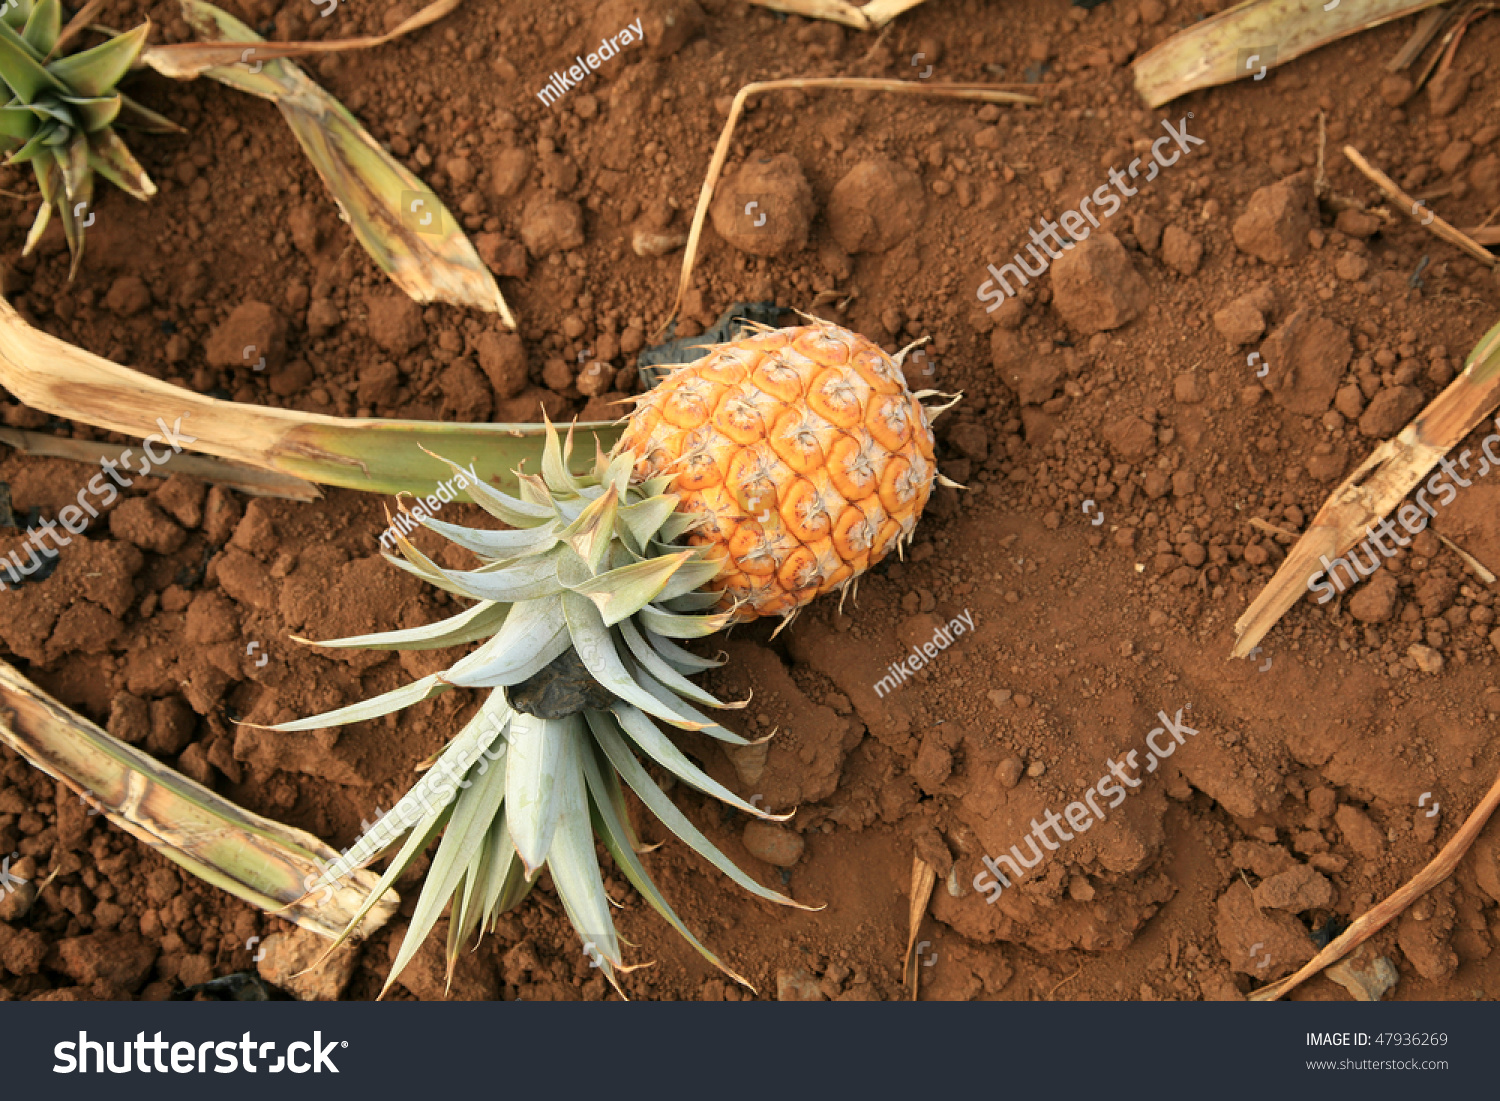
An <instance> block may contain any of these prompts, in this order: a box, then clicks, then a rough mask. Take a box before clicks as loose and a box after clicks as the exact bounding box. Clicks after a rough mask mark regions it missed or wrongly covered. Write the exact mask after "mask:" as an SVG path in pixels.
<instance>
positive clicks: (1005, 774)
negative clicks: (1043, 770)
mask: <svg viewBox="0 0 1500 1101" xmlns="http://www.w3.org/2000/svg"><path fill="white" fill-rule="evenodd" d="M1025 771H1026V764H1025V762H1024V761H1022V760H1021V758H1019V757H1016V756H1010V757H1007V758H1005V760H1003V761H1001V762H1000V764H999V765H998V766H997V767H996V768H995V779H997V780H999V781H1000V783H1001V785H1002V786H1003V787H1005V788H1006V790H1010V789H1012V788H1014V787H1015V786H1016V785H1017V784H1019V783H1020V782H1021V773H1023V772H1025Z"/></svg>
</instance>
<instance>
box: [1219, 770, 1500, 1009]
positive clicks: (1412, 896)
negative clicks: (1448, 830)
mask: <svg viewBox="0 0 1500 1101" xmlns="http://www.w3.org/2000/svg"><path fill="white" fill-rule="evenodd" d="M1496 807H1500V776H1497V777H1496V778H1495V783H1494V784H1493V785H1492V786H1491V787H1490V790H1489V791H1488V792H1487V793H1486V794H1485V797H1484V798H1483V799H1482V800H1481V801H1480V803H1479V805H1478V806H1477V807H1475V808H1474V811H1473V813H1471V814H1470V815H1469V817H1468V818H1466V819H1465V820H1464V824H1463V826H1461V827H1460V828H1459V831H1458V832H1457V833H1455V834H1454V835H1453V838H1452V840H1450V841H1449V842H1448V843H1447V844H1446V845H1444V846H1443V847H1442V849H1441V850H1440V851H1439V852H1438V854H1437V856H1435V857H1433V858H1432V860H1431V862H1430V863H1429V864H1428V865H1427V867H1425V868H1423V869H1422V870H1421V871H1420V872H1418V873H1417V874H1416V875H1414V876H1413V877H1412V878H1411V879H1410V880H1408V881H1407V882H1406V884H1405V885H1404V886H1402V887H1401V889H1400V890H1398V891H1397V892H1396V893H1395V894H1393V895H1391V896H1390V897H1389V898H1387V899H1385V901H1383V902H1381V903H1380V905H1378V906H1376V907H1374V908H1373V909H1371V910H1370V911H1368V912H1367V913H1364V914H1361V915H1360V916H1359V917H1358V918H1356V919H1355V921H1354V923H1353V924H1352V925H1350V926H1349V928H1348V929H1345V930H1344V932H1343V933H1342V934H1341V935H1340V936H1338V937H1335V938H1334V939H1333V940H1332V941H1330V942H1329V943H1328V946H1327V947H1326V948H1324V949H1323V950H1322V951H1321V952H1319V953H1318V954H1317V955H1316V956H1314V957H1313V958H1312V959H1311V960H1310V961H1308V962H1307V963H1305V964H1303V965H1302V967H1301V968H1300V969H1299V970H1297V971H1296V972H1295V973H1293V974H1291V975H1288V976H1287V977H1286V978H1284V979H1282V980H1280V981H1279V982H1275V983H1272V984H1271V985H1270V986H1266V987H1262V988H1261V989H1260V990H1257V991H1256V992H1255V993H1253V994H1251V995H1250V998H1249V1000H1250V1001H1252V1002H1271V1001H1275V1000H1276V999H1277V998H1280V997H1281V996H1282V995H1284V994H1286V993H1287V992H1288V991H1290V990H1291V989H1292V988H1293V987H1295V986H1298V985H1300V984H1301V983H1302V982H1303V981H1304V980H1306V979H1309V978H1311V977H1312V976H1314V975H1316V974H1317V973H1318V972H1319V971H1322V970H1323V969H1324V968H1325V967H1332V966H1333V965H1334V964H1335V963H1337V962H1338V961H1339V960H1341V959H1343V958H1344V957H1345V956H1347V955H1348V954H1349V953H1350V952H1352V951H1354V949H1356V948H1358V947H1359V946H1360V945H1361V944H1363V943H1364V942H1365V941H1367V940H1369V939H1370V938H1371V937H1373V936H1374V935H1375V934H1376V933H1378V932H1380V930H1381V929H1383V928H1385V927H1386V926H1387V925H1389V924H1390V923H1391V922H1392V921H1393V920H1395V918H1397V917H1398V916H1400V914H1401V912H1402V911H1403V910H1405V909H1406V908H1407V907H1408V906H1410V905H1411V904H1412V903H1413V902H1415V901H1416V900H1417V899H1419V898H1421V897H1422V896H1423V895H1424V894H1426V893H1427V892H1428V891H1430V890H1432V888H1434V887H1436V886H1437V885H1438V884H1439V883H1441V882H1442V881H1443V880H1445V879H1447V878H1448V876H1450V875H1451V874H1452V873H1453V869H1454V868H1455V867H1456V866H1457V865H1458V862H1459V860H1461V859H1462V858H1463V855H1464V853H1466V852H1468V851H1469V848H1470V846H1472V845H1473V844H1474V839H1475V838H1477V837H1478V836H1479V831H1480V830H1482V829H1484V825H1485V823H1486V822H1488V821H1489V820H1490V816H1491V815H1492V814H1494V813H1495V808H1496Z"/></svg>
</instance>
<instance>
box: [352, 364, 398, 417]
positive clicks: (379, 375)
mask: <svg viewBox="0 0 1500 1101" xmlns="http://www.w3.org/2000/svg"><path fill="white" fill-rule="evenodd" d="M400 390H401V372H400V371H399V370H397V368H396V365H395V364H394V363H392V362H391V361H390V360H388V359H377V360H374V361H373V362H369V363H366V364H365V365H364V366H362V367H360V368H359V382H358V383H357V384H356V385H355V389H354V396H355V397H356V398H358V399H359V403H360V404H361V405H368V406H371V407H374V406H380V405H388V404H390V403H391V402H394V401H395V400H396V395H397V394H398V393H399V392H400Z"/></svg>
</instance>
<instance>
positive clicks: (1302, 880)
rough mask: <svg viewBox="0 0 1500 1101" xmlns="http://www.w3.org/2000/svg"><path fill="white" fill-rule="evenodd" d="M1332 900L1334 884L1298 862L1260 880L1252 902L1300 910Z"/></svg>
mask: <svg viewBox="0 0 1500 1101" xmlns="http://www.w3.org/2000/svg"><path fill="white" fill-rule="evenodd" d="M1332 902H1333V884H1332V883H1330V882H1329V880H1328V877H1327V876H1324V875H1321V874H1320V873H1318V872H1316V871H1314V870H1313V869H1312V868H1310V867H1308V866H1307V865H1306V864H1298V865H1296V866H1295V867H1292V868H1288V869H1287V870H1286V871H1284V872H1279V873H1277V874H1276V875H1273V876H1271V877H1269V878H1267V879H1265V880H1262V881H1261V884H1260V886H1258V887H1256V888H1255V905H1257V906H1259V907H1261V908H1262V909H1267V910H1285V911H1287V912H1288V913H1291V914H1300V913H1302V912H1303V911H1304V910H1320V909H1325V908H1327V907H1328V906H1329V905H1330V904H1331V903H1332Z"/></svg>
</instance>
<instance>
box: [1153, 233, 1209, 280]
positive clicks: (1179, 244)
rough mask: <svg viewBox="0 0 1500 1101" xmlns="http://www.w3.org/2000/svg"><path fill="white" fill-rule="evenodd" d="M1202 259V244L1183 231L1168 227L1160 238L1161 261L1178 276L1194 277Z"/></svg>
mask: <svg viewBox="0 0 1500 1101" xmlns="http://www.w3.org/2000/svg"><path fill="white" fill-rule="evenodd" d="M1202 259H1203V242H1202V241H1200V240H1199V239H1198V238H1197V237H1195V236H1194V235H1193V234H1191V233H1189V232H1188V231H1187V230H1185V229H1179V228H1178V227H1177V226H1168V227H1167V228H1166V231H1165V232H1164V233H1163V234H1162V238H1161V260H1162V263H1164V264H1166V265H1167V267H1169V268H1171V269H1172V270H1173V271H1175V272H1177V273H1178V274H1179V275H1194V274H1196V273H1197V271H1198V264H1199V262H1200V261H1201V260H1202Z"/></svg>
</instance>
